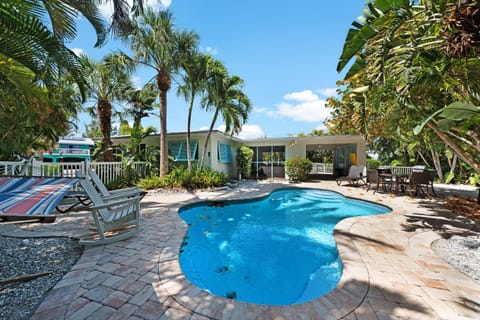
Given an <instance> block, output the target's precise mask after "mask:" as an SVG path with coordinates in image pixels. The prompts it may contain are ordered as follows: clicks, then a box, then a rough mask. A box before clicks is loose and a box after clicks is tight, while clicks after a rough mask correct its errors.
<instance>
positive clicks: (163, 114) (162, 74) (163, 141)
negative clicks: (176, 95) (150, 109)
mask: <svg viewBox="0 0 480 320" xmlns="http://www.w3.org/2000/svg"><path fill="white" fill-rule="evenodd" d="M157 86H158V90H159V96H160V177H164V176H166V175H167V174H168V142H167V92H168V90H170V87H171V79H170V75H169V74H168V73H167V72H166V71H164V70H160V71H159V72H158V74H157Z"/></svg>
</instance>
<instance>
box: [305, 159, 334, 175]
mask: <svg viewBox="0 0 480 320" xmlns="http://www.w3.org/2000/svg"><path fill="white" fill-rule="evenodd" d="M310 174H333V163H321V162H314V163H312V170H310Z"/></svg>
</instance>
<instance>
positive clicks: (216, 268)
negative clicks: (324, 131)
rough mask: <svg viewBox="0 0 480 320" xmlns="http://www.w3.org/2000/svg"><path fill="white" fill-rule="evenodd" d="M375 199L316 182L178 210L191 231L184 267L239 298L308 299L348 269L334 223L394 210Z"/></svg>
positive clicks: (202, 282) (195, 278) (202, 283)
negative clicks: (318, 187) (349, 195)
mask: <svg viewBox="0 0 480 320" xmlns="http://www.w3.org/2000/svg"><path fill="white" fill-rule="evenodd" d="M389 211H390V208H388V207H386V206H382V205H378V204H374V203H371V202H366V201H361V200H357V199H352V198H346V197H344V196H343V195H341V194H339V193H336V192H332V191H327V190H315V189H296V188H295V189H281V190H277V191H274V192H272V193H271V194H270V195H269V196H267V197H264V198H260V199H254V200H249V201H245V200H242V201H225V202H212V201H209V202H201V203H197V204H193V205H188V206H185V207H183V208H181V209H180V216H181V217H182V218H183V219H184V220H185V221H186V222H187V224H188V232H187V234H186V236H185V239H184V242H183V244H182V247H181V250H180V266H181V268H182V271H183V273H184V274H185V275H186V276H187V278H188V279H189V280H190V281H191V282H192V283H194V284H195V285H196V286H198V287H200V288H202V289H204V290H206V291H208V292H210V293H212V294H215V295H218V296H222V297H227V298H231V299H236V300H238V301H244V302H251V303H258V304H269V305H288V304H295V303H303V302H307V301H310V300H313V299H315V298H318V297H320V296H322V295H325V294H326V293H328V292H329V291H330V290H332V289H333V288H335V286H336V285H337V283H338V281H339V280H340V277H341V275H342V263H341V260H340V258H339V256H338V252H337V248H336V244H335V240H334V238H333V229H334V227H335V225H336V224H337V223H338V221H340V220H342V219H344V218H347V217H352V216H364V215H372V214H381V213H386V212H389Z"/></svg>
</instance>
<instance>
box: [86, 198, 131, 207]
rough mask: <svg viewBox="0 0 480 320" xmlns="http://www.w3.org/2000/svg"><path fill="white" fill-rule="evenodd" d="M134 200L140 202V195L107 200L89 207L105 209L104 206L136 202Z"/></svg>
mask: <svg viewBox="0 0 480 320" xmlns="http://www.w3.org/2000/svg"><path fill="white" fill-rule="evenodd" d="M136 202H140V197H134V198H128V199H125V200H120V201H113V202H107V203H104V204H101V205H98V206H92V207H90V208H91V209H105V208H111V207H116V206H121V205H124V204H136Z"/></svg>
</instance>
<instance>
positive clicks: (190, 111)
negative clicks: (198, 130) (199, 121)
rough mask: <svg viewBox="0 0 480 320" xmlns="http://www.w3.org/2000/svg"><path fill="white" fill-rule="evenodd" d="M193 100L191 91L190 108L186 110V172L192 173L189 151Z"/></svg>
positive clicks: (193, 96)
mask: <svg viewBox="0 0 480 320" xmlns="http://www.w3.org/2000/svg"><path fill="white" fill-rule="evenodd" d="M194 100H195V95H194V91H193V90H192V99H191V101H190V107H189V108H188V119H187V168H188V172H192V153H191V151H190V126H191V123H192V111H193V102H194Z"/></svg>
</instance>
